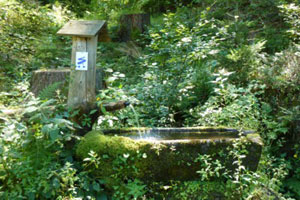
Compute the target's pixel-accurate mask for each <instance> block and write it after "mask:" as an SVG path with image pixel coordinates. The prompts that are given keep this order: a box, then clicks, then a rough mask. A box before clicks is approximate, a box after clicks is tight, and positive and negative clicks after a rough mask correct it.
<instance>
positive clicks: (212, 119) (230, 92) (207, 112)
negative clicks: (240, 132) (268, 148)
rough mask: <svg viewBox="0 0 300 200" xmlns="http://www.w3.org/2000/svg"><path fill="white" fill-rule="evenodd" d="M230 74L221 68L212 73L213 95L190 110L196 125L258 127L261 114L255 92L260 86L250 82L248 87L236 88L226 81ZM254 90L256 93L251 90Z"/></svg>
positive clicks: (259, 92)
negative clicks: (214, 78)
mask: <svg viewBox="0 0 300 200" xmlns="http://www.w3.org/2000/svg"><path fill="white" fill-rule="evenodd" d="M230 74H232V73H230V72H226V71H225V70H221V71H219V73H216V74H214V75H215V76H216V77H217V78H216V81H214V83H215V84H216V85H217V87H215V95H212V96H211V97H210V99H208V101H207V102H206V103H205V104H204V105H203V106H198V107H195V108H194V109H193V110H191V113H192V115H193V116H194V118H195V119H197V120H196V122H195V124H192V125H200V126H220V125H221V126H229V127H236V128H244V129H252V130H258V129H259V128H260V118H261V116H262V112H261V106H260V101H259V98H258V95H260V94H261V91H262V89H263V88H264V86H263V85H259V84H258V83H253V84H251V85H249V86H248V88H237V87H236V86H234V85H231V84H228V83H226V80H227V79H228V76H229V75H230ZM253 91H256V92H253Z"/></svg>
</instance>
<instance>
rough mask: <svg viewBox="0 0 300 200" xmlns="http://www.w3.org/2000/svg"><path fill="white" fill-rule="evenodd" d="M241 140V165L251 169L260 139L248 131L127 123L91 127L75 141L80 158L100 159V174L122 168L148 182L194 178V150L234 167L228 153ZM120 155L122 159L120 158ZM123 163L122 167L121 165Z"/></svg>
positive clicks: (257, 156)
mask: <svg viewBox="0 0 300 200" xmlns="http://www.w3.org/2000/svg"><path fill="white" fill-rule="evenodd" d="M238 141H239V144H243V146H244V147H245V149H246V150H247V152H248V153H247V154H246V156H245V158H244V159H243V165H244V166H245V167H246V169H249V170H252V171H255V170H256V169H257V166H258V162H259V160H260V155H261V151H262V141H261V138H260V136H259V134H257V133H255V132H253V131H244V132H240V131H238V130H236V129H230V128H207V127H193V128H130V129H112V130H102V131H91V132H89V133H88V134H86V136H85V137H84V138H83V140H82V141H81V142H80V144H79V145H78V146H77V150H76V153H77V156H78V157H79V158H80V159H84V158H86V157H88V153H89V152H90V151H91V150H92V151H94V152H96V153H97V154H98V155H99V156H100V158H101V161H100V163H101V167H99V168H98V169H95V173H96V174H98V175H99V176H103V177H109V176H113V175H114V174H116V173H120V168H121V169H122V170H123V171H122V172H121V173H122V175H124V176H126V177H132V178H140V179H142V180H147V181H166V180H195V179H197V178H199V177H200V176H199V174H198V173H197V171H199V170H201V163H200V162H199V161H197V158H198V157H199V155H204V154H207V155H209V156H210V157H211V158H212V161H215V160H217V159H218V160H220V162H221V163H222V165H223V166H224V167H225V169H227V171H228V170H229V172H230V171H231V172H232V171H234V169H235V168H236V166H235V165H234V164H233V163H234V158H233V157H232V155H231V154H229V153H228V152H229V150H230V149H232V148H233V144H234V143H236V142H238ZM120 160H122V162H120ZM122 164H123V165H124V166H121V165H122Z"/></svg>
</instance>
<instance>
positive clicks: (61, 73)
mask: <svg viewBox="0 0 300 200" xmlns="http://www.w3.org/2000/svg"><path fill="white" fill-rule="evenodd" d="M103 73H104V72H103V70H102V69H97V70H96V93H97V92H98V91H99V90H101V89H103V88H105V86H104V82H103V77H104V74H103ZM69 77H70V69H47V70H37V71H34V72H33V74H32V79H31V83H30V90H31V92H32V93H33V94H34V95H35V96H38V95H39V94H40V92H41V91H42V90H44V89H45V88H47V87H49V86H50V85H53V84H54V83H60V84H59V85H58V88H57V89H60V90H61V91H62V92H63V94H64V95H65V96H67V94H68V87H69V85H68V80H69Z"/></svg>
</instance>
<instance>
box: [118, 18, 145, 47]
mask: <svg viewBox="0 0 300 200" xmlns="http://www.w3.org/2000/svg"><path fill="white" fill-rule="evenodd" d="M120 24H121V29H120V32H119V35H120V39H121V41H122V42H128V41H131V40H134V39H136V38H137V37H138V36H139V35H140V34H141V33H144V32H145V31H146V26H148V25H150V15H149V14H128V15H122V16H121V18H120Z"/></svg>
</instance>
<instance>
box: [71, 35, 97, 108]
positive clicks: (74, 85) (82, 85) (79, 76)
mask: <svg viewBox="0 0 300 200" xmlns="http://www.w3.org/2000/svg"><path fill="white" fill-rule="evenodd" d="M97 41H98V38H97V37H90V38H84V37H76V36H74V37H73V47H72V62H71V63H72V68H71V76H70V85H69V94H68V106H69V107H71V108H81V109H83V110H89V109H90V108H91V107H92V106H93V105H94V103H95V87H96V51H97ZM77 52H87V53H88V60H87V62H88V68H87V70H86V71H81V70H75V66H76V53H77Z"/></svg>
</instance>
